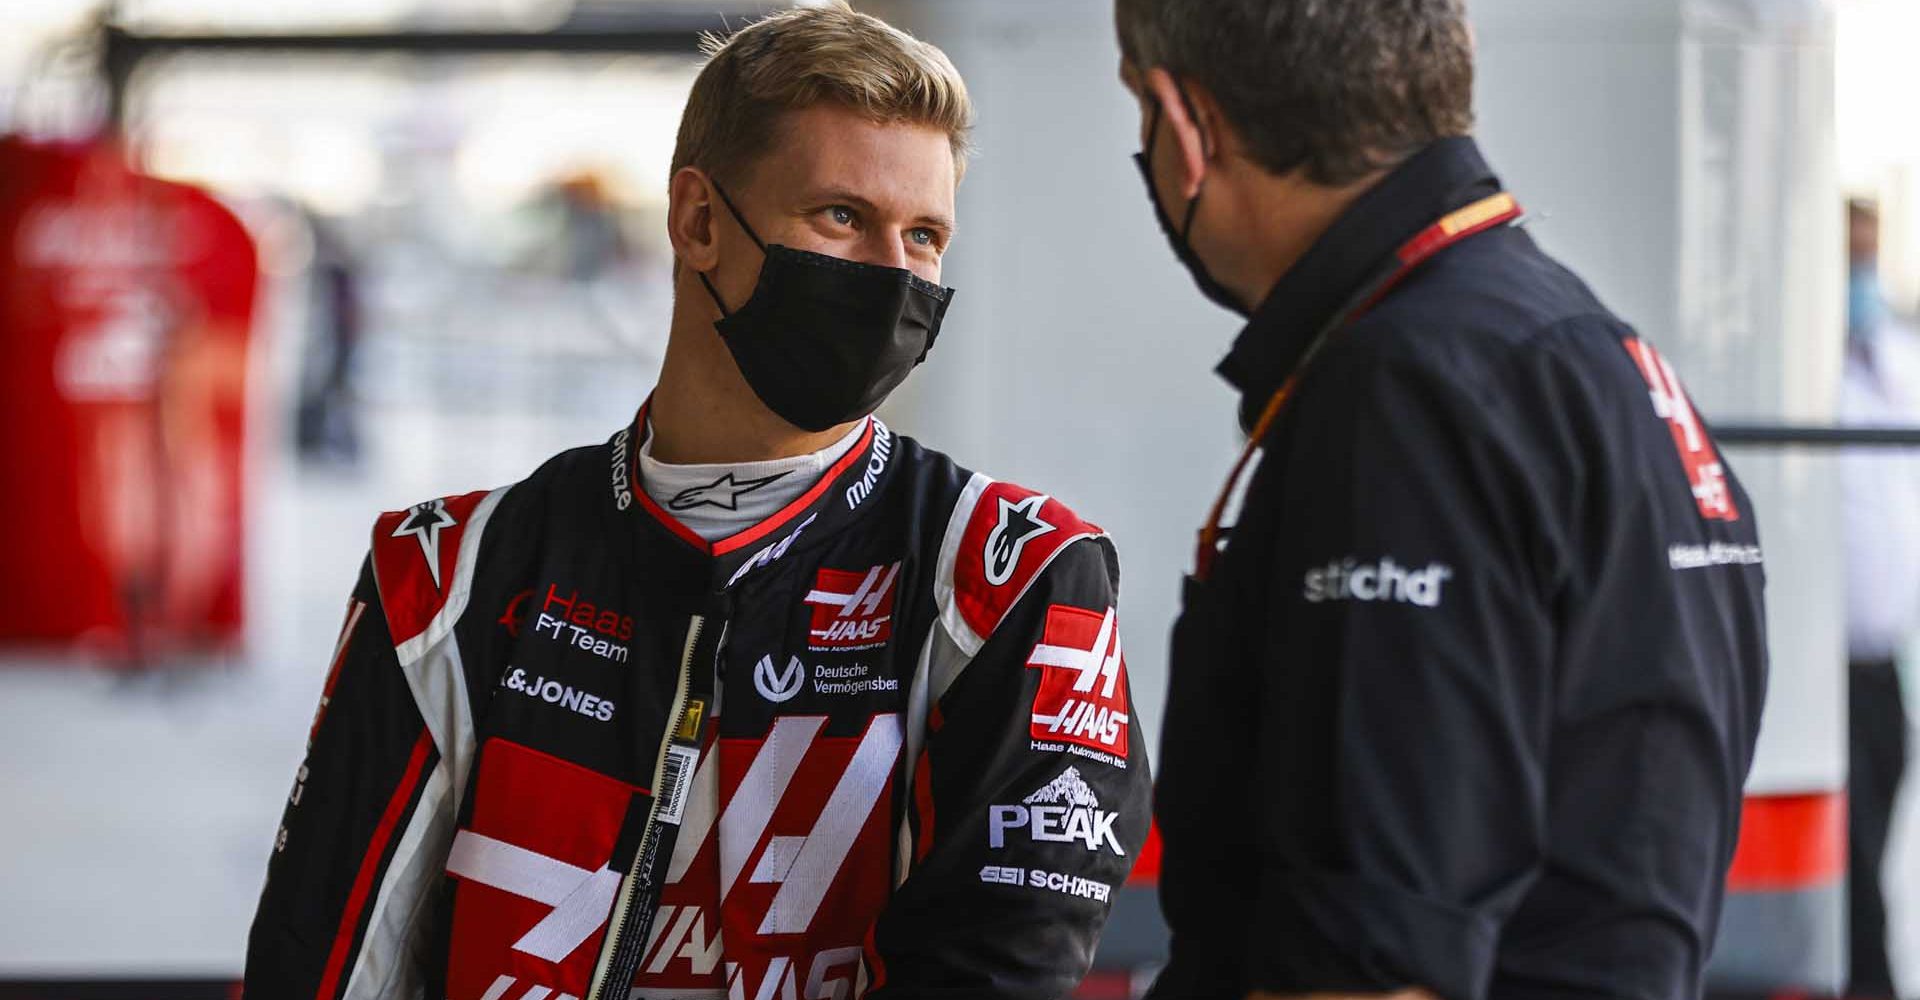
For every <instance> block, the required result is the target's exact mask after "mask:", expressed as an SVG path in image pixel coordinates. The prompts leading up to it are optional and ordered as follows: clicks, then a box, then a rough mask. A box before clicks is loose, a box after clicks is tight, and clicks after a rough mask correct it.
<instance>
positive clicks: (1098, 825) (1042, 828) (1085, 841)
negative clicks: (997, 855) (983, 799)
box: [987, 767, 1127, 858]
mask: <svg viewBox="0 0 1920 1000" xmlns="http://www.w3.org/2000/svg"><path fill="white" fill-rule="evenodd" d="M1119 819H1120V814H1119V813H1116V812H1109V811H1107V810H1105V809H1102V808H1100V798H1099V796H1097V795H1095V794H1094V791H1093V787H1092V786H1090V785H1088V784H1087V782H1086V780H1085V779H1083V778H1081V777H1080V769H1079V768H1077V767H1069V768H1067V769H1066V770H1065V771H1062V772H1060V776H1059V777H1057V778H1055V779H1053V780H1052V781H1049V782H1047V784H1046V785H1045V786H1044V787H1042V788H1041V789H1040V790H1039V791H1036V792H1034V793H1033V794H1032V795H1029V796H1027V797H1026V798H1024V799H1022V800H1021V804H1020V805H1017V806H994V807H992V809H991V810H990V814H989V818H988V834H987V846H989V847H991V848H993V849H994V850H996V851H998V850H1002V849H1004V848H1005V847H1006V846H1007V834H1008V833H1010V832H1011V831H1014V830H1022V829H1024V830H1026V831H1027V837H1028V839H1030V840H1032V841H1033V842H1034V843H1036V844H1040V843H1056V844H1079V845H1080V846H1081V847H1084V848H1086V849H1087V850H1089V851H1099V850H1101V849H1102V848H1106V849H1108V850H1111V851H1113V853H1115V854H1117V855H1119V856H1121V857H1123V858H1124V857H1126V856H1127V851H1126V848H1124V847H1121V846H1120V837H1119V835H1118V834H1116V833H1115V832H1114V829H1113V825H1114V824H1115V823H1116V822H1118V821H1119Z"/></svg>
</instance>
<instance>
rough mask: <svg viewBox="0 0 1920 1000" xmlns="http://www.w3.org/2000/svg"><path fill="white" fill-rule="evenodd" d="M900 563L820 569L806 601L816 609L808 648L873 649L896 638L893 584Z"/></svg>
mask: <svg viewBox="0 0 1920 1000" xmlns="http://www.w3.org/2000/svg"><path fill="white" fill-rule="evenodd" d="M899 579H900V564H899V563H897V562H896V563H894V564H892V565H890V566H875V567H873V568H871V569H868V570H865V571H860V570H844V569H824V568H823V569H821V570H820V573H819V575H818V576H817V577H815V578H814V584H813V589H812V590H811V591H809V592H808V593H807V598H806V603H807V604H808V605H810V606H811V607H812V608H813V620H812V622H811V623H810V625H809V626H808V630H807V648H808V649H811V650H813V651H815V652H825V651H828V650H845V649H871V648H873V647H875V646H881V645H885V644H886V642H887V640H888V639H890V638H892V637H893V594H894V584H895V583H896V582H898V581H899Z"/></svg>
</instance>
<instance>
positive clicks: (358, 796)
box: [244, 565, 432, 998]
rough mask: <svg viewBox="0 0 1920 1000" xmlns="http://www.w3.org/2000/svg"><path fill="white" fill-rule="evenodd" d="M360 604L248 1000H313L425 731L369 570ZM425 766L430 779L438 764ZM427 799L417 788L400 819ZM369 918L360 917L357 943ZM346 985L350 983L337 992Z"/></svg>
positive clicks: (305, 770)
mask: <svg viewBox="0 0 1920 1000" xmlns="http://www.w3.org/2000/svg"><path fill="white" fill-rule="evenodd" d="M353 600H354V601H355V602H357V603H359V604H362V605H365V606H366V609H367V610H366V611H363V612H362V613H361V614H360V615H359V616H358V618H357V619H354V624H353V631H352V633H351V634H349V635H347V636H345V639H346V649H345V651H344V653H343V654H342V656H341V659H340V668H339V673H338V676H337V679H336V680H335V682H334V685H333V689H332V691H330V692H328V694H327V695H326V696H325V697H324V698H323V699H322V701H321V703H320V708H319V709H318V710H317V711H316V712H315V714H314V720H313V721H314V727H313V730H312V732H311V734H310V737H309V740H308V755H307V759H306V762H305V763H304V764H302V765H301V768H300V771H299V773H298V774H297V775H296V777H295V779H294V786H293V790H292V792H291V793H290V794H289V795H288V799H287V806H286V809H285V811H284V814H283V816H282V818H281V822H280V832H279V834H278V836H277V837H276V838H275V840H274V847H273V854H272V856H271V857H270V858H269V859H268V862H267V880H266V884H265V886H264V887H263V888H262V890H261V893H260V906H259V917H258V918H256V919H255V920H254V923H253V927H252V930H251V932H250V933H249V934H248V937H247V961H246V972H245V977H246V992H245V994H244V995H245V996H247V997H249V998H271V997H288V996H302V997H311V996H314V995H315V991H316V989H317V988H318V984H319V983H320V982H321V981H322V978H323V972H324V969H325V965H326V960H327V956H328V953H329V949H330V948H331V947H332V946H333V944H334V939H335V938H336V937H337V936H338V935H339V934H340V923H341V914H342V913H343V912H344V911H345V910H346V907H347V900H348V896H349V893H350V892H351V891H352V889H353V884H354V879H355V878H356V876H357V875H358V874H359V872H360V869H361V867H362V865H363V864H366V863H367V862H366V857H367V854H368V851H369V850H370V847H371V844H372V842H373V841H374V832H375V830H376V829H377V828H378V827H379V826H380V823H381V819H382V816H383V814H384V813H385V811H386V810H387V808H388V804H389V801H390V800H391V799H392V798H393V796H394V793H395V789H396V788H397V787H398V786H399V785H400V782H401V779H402V776H403V775H404V774H405V773H406V770H407V764H408V760H409V758H410V756H411V755H412V753H413V748H414V744H415V743H416V742H417V741H418V740H419V739H420V736H421V734H422V733H423V732H425V730H426V723H425V721H424V720H422V719H421V717H420V711H419V709H418V708H416V707H415V705H414V702H413V698H412V696H411V695H410V694H409V693H408V690H407V680H406V675H405V674H403V673H401V671H400V664H399V661H398V660H397V659H396V658H395V656H394V651H393V639H392V637H391V636H390V635H389V634H388V632H387V625H386V622H385V621H383V620H382V619H381V617H380V615H379V614H378V612H377V610H375V609H377V608H378V607H379V600H380V597H379V591H378V588H377V587H376V586H375V585H374V580H373V572H372V569H371V567H370V566H364V565H363V567H362V568H361V571H360V581H359V584H358V585H357V586H355V587H354V591H353ZM369 612H371V613H369ZM341 706H345V707H344V709H343V710H337V711H336V709H338V708H341ZM426 767H427V769H429V770H430V769H431V767H432V764H431V762H429V763H428V764H427V765H426ZM418 795H419V789H418V788H417V787H416V788H415V789H414V793H413V799H412V800H410V801H409V802H408V803H407V806H406V809H405V810H404V813H403V818H404V816H405V815H410V814H411V812H412V810H413V808H414V804H415V802H416V801H417V799H418ZM392 849H393V844H392V841H391V838H389V840H388V842H387V843H386V845H385V850H384V854H383V856H382V857H381V858H379V859H377V860H376V861H375V862H374V864H375V866H376V869H377V872H378V873H380V874H384V872H385V869H386V867H387V862H388V859H389V857H390V856H391V854H392ZM370 909H371V907H363V909H362V910H361V912H360V918H359V925H358V926H357V927H356V928H355V930H354V932H353V937H354V941H355V944H356V946H357V944H358V941H359V939H360V937H361V936H363V935H364V934H365V929H366V921H367V918H368V916H369V914H368V912H367V911H368V910H370ZM346 985H347V983H346V979H345V977H344V976H343V977H341V978H340V979H339V980H338V982H337V984H336V986H335V995H336V996H337V995H339V993H340V992H341V991H344V990H345V989H346Z"/></svg>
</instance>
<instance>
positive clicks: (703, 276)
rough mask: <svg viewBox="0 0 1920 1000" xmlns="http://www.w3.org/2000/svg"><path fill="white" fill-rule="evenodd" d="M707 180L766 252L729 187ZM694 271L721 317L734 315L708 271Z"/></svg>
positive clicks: (755, 241) (750, 236)
mask: <svg viewBox="0 0 1920 1000" xmlns="http://www.w3.org/2000/svg"><path fill="white" fill-rule="evenodd" d="M707 180H708V182H710V183H711V184H712V185H713V193H715V194H717V195H719V196H720V201H721V203H722V204H724V205H726V206H727V211H729V212H731V213H733V221H735V222H738V223H739V224H740V229H741V231H742V232H744V233H746V234H747V238H748V239H750V240H752V241H753V245H754V246H757V247H759V248H760V252H761V253H763V254H764V253H766V252H767V245H766V244H765V243H764V242H762V241H761V239H760V234H759V233H756V232H754V231H753V227H752V226H749V225H747V217H746V216H744V215H741V214H740V209H739V208H737V207H736V206H735V205H734V204H733V199H732V198H729V197H727V189H726V188H723V187H721V186H720V182H719V180H717V179H715V178H713V177H708V178H707ZM693 273H694V274H695V275H696V276H698V277H699V279H700V283H701V284H702V285H705V286H706V288H707V294H708V295H710V296H712V297H713V304H714V305H716V306H718V307H720V318H721V319H726V318H727V317H729V316H732V315H733V313H732V311H731V310H729V309H728V308H727V304H726V303H725V302H723V301H721V300H720V293H719V292H718V291H716V290H715V289H714V287H713V282H711V281H708V280H707V272H705V271H695V272H693Z"/></svg>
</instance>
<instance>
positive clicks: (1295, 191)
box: [1229, 170, 1388, 309]
mask: <svg viewBox="0 0 1920 1000" xmlns="http://www.w3.org/2000/svg"><path fill="white" fill-rule="evenodd" d="M1387 173H1388V171H1385V170H1381V171H1377V172H1375V173H1372V174H1369V175H1367V176H1366V177H1363V178H1361V179H1360V180H1358V181H1355V182H1353V183H1351V184H1347V185H1343V186H1341V187H1325V186H1323V185H1319V184H1313V183H1311V182H1309V181H1307V180H1305V179H1304V178H1302V177H1301V176H1300V175H1299V173H1298V172H1297V171H1296V172H1295V173H1292V174H1288V175H1286V176H1284V177H1275V176H1273V175H1272V174H1267V173H1264V172H1260V173H1258V174H1256V175H1255V176H1254V177H1253V178H1252V180H1253V183H1251V184H1248V185H1246V186H1245V188H1244V189H1243V190H1244V191H1245V194H1244V195H1243V197H1242V199H1241V200H1240V204H1239V206H1237V208H1236V210H1235V215H1236V216H1237V217H1239V218H1242V219H1245V220H1247V229H1245V230H1244V231H1243V233H1242V238H1243V239H1245V240H1246V241H1247V242H1246V244H1245V247H1246V249H1245V257H1244V258H1242V259H1243V260H1245V261H1246V263H1245V265H1244V266H1243V267H1242V268H1241V269H1240V272H1241V273H1239V274H1238V275H1235V276H1234V278H1233V279H1230V280H1231V284H1230V285H1229V287H1231V288H1232V289H1233V291H1234V294H1236V295H1239V296H1240V297H1241V299H1242V300H1243V301H1245V302H1246V303H1247V305H1248V306H1249V307H1250V308H1253V309H1258V308H1259V307H1260V304H1261V303H1262V302H1264V301H1265V300H1266V298H1267V296H1268V294H1270V293H1271V292H1272V291H1273V288H1274V286H1275V285H1277V284H1279V283H1280V279H1281V278H1283V277H1285V276H1286V273H1287V272H1288V271H1291V270H1293V267H1294V265H1295V264H1298V263H1300V258H1302V257H1305V256H1306V255H1307V251H1309V250H1311V249H1313V245H1314V244H1315V243H1318V242H1320V237H1322V236H1324V235H1326V232H1327V230H1328V229H1331V228H1333V224H1334V223H1335V222H1337V221H1339V219H1340V217H1341V216H1342V215H1345V214H1346V211H1347V209H1348V208H1350V207H1352V205H1353V203H1354V202H1355V201H1357V200H1359V198H1360V196H1361V195H1363V194H1366V193H1367V192H1368V191H1369V190H1371V189H1372V188H1373V187H1374V185H1376V184H1378V183H1380V181H1381V180H1383V179H1385V177H1386V176H1387Z"/></svg>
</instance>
